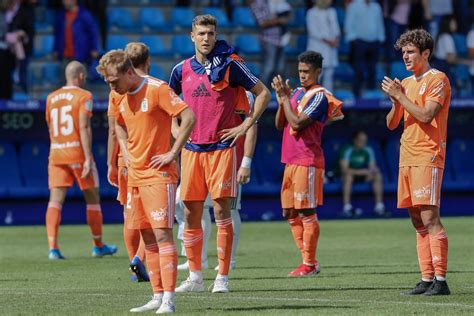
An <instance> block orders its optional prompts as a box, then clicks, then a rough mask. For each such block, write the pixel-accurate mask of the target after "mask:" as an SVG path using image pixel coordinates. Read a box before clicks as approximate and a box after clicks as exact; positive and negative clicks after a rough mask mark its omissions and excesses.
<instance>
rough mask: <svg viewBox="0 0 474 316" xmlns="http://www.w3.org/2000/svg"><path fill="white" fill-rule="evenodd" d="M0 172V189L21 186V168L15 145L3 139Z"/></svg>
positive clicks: (0, 147) (0, 149) (0, 144)
mask: <svg viewBox="0 0 474 316" xmlns="http://www.w3.org/2000/svg"><path fill="white" fill-rule="evenodd" d="M0 174H1V177H0V190H2V188H4V189H8V188H18V187H21V177H20V168H19V166H18V155H17V152H16V149H15V146H13V144H11V143H8V142H3V141H2V142H0ZM5 191H8V190H5Z"/></svg>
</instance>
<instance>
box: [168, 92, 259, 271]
mask: <svg viewBox="0 0 474 316" xmlns="http://www.w3.org/2000/svg"><path fill="white" fill-rule="evenodd" d="M246 94H247V98H248V100H249V105H250V108H252V107H253V104H254V102H255V97H254V95H253V94H252V93H251V92H249V91H246ZM235 116H236V120H237V121H238V122H239V123H241V122H242V118H241V115H239V114H235ZM256 144H257V124H254V125H252V127H251V128H249V130H248V131H247V134H246V135H245V138H241V139H239V140H238V141H237V144H236V146H237V166H240V167H239V169H238V171H237V182H238V183H239V186H238V192H237V197H236V198H235V200H234V201H233V202H232V206H231V209H230V215H231V218H232V227H233V230H234V236H233V240H232V253H231V257H230V269H231V270H232V269H235V254H236V252H237V245H238V243H239V239H240V225H241V219H240V209H241V208H242V206H241V199H242V185H245V184H247V183H249V181H250V168H251V165H252V158H253V154H254V151H255V145H256ZM178 189H179V188H178ZM211 207H212V200H211V196H210V195H209V194H208V195H207V197H206V200H205V201H204V211H203V212H202V219H201V226H202V232H203V240H202V254H201V256H202V268H203V269H207V268H208V267H209V263H208V261H207V249H208V245H209V238H210V236H211V230H212V225H211V216H210V214H209V209H210V208H211ZM178 214H179V215H178ZM176 221H177V222H178V239H180V240H182V235H183V231H184V224H185V223H184V203H183V201H182V200H181V199H180V197H179V192H178V195H177V197H176ZM183 248H184V247H183ZM184 255H186V254H184ZM188 269H189V262H188V260H186V262H184V263H182V264H180V265H179V266H178V270H188ZM214 270H216V271H218V270H219V265H217V266H216V267H215V269H214Z"/></svg>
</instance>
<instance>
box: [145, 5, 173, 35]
mask: <svg viewBox="0 0 474 316" xmlns="http://www.w3.org/2000/svg"><path fill="white" fill-rule="evenodd" d="M139 15H140V24H141V27H142V29H144V30H153V31H160V32H170V31H171V27H170V24H169V23H168V21H166V19H165V16H164V15H163V11H162V10H161V9H160V8H142V9H140V13H139Z"/></svg>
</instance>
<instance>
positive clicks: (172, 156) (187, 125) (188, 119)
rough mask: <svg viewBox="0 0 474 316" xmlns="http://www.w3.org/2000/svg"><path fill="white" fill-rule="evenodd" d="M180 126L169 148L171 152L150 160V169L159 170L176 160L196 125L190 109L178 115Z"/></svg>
mask: <svg viewBox="0 0 474 316" xmlns="http://www.w3.org/2000/svg"><path fill="white" fill-rule="evenodd" d="M179 118H180V119H181V124H180V125H179V130H178V135H177V138H176V141H175V142H174V144H173V147H171V150H170V151H169V152H167V153H165V154H162V155H156V156H153V157H151V159H150V164H149V167H150V168H157V169H160V168H161V167H162V166H166V165H167V164H169V163H171V162H172V161H174V160H176V159H177V158H178V154H179V152H180V151H181V149H183V147H184V144H185V143H186V141H187V140H188V138H189V135H191V131H192V130H193V128H194V125H195V124H196V116H195V115H194V113H193V111H192V110H191V109H190V108H186V109H184V110H183V111H182V112H181V113H180V114H179Z"/></svg>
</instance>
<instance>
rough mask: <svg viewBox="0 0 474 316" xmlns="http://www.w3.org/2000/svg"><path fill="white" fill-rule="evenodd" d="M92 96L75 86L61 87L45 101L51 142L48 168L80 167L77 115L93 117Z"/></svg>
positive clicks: (80, 154)
mask: <svg viewBox="0 0 474 316" xmlns="http://www.w3.org/2000/svg"><path fill="white" fill-rule="evenodd" d="M92 106H93V101H92V94H91V93H90V92H89V91H87V90H84V89H81V88H79V87H74V86H66V87H62V88H60V89H58V90H56V91H54V92H52V93H50V94H49V95H48V97H47V99H46V122H47V124H48V128H49V138H50V141H51V146H50V151H49V162H50V163H51V164H57V165H59V164H72V163H82V162H84V160H85V156H84V151H83V150H82V144H81V136H80V131H79V115H80V113H85V114H86V115H87V116H89V117H91V116H92Z"/></svg>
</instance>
